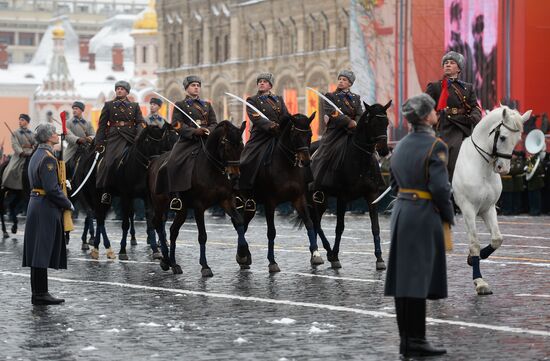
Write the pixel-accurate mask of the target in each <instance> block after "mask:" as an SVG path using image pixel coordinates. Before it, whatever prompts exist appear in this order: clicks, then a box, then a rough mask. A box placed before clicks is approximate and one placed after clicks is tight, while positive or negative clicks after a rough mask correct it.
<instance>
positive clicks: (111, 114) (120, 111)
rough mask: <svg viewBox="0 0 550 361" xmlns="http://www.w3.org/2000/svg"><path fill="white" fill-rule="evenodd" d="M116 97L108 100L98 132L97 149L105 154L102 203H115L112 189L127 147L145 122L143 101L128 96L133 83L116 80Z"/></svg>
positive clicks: (101, 170)
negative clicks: (132, 100)
mask: <svg viewBox="0 0 550 361" xmlns="http://www.w3.org/2000/svg"><path fill="white" fill-rule="evenodd" d="M115 93H116V98H115V99H114V100H110V101H108V102H105V105H104V106H103V109H102V110H101V115H100V116H99V125H98V129H97V135H96V138H95V139H96V150H97V151H98V152H100V153H104V154H103V159H102V161H101V162H100V163H99V165H98V167H97V174H96V187H97V189H98V190H102V191H103V194H102V195H101V203H103V204H111V193H110V192H109V190H110V189H111V188H112V187H113V186H114V180H115V179H116V175H115V172H116V170H117V165H119V163H120V161H121V160H122V157H123V156H124V154H125V151H126V150H127V148H129V147H130V146H131V145H132V144H133V143H134V140H135V138H136V137H137V136H138V133H139V131H140V130H141V129H143V127H144V126H145V123H144V122H143V115H142V114H141V109H140V107H139V104H138V103H136V102H131V101H130V100H129V99H128V94H129V93H130V83H128V82H127V81H124V80H120V81H117V82H116V83H115Z"/></svg>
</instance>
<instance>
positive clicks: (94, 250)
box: [90, 247, 99, 259]
mask: <svg viewBox="0 0 550 361" xmlns="http://www.w3.org/2000/svg"><path fill="white" fill-rule="evenodd" d="M90 257H91V258H92V259H99V249H97V248H95V247H94V248H92V251H91V252H90Z"/></svg>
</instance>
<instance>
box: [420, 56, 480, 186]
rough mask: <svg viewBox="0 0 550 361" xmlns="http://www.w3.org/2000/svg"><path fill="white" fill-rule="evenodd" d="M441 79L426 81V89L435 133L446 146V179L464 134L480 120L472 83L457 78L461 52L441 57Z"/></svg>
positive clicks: (451, 177) (450, 171)
mask: <svg viewBox="0 0 550 361" xmlns="http://www.w3.org/2000/svg"><path fill="white" fill-rule="evenodd" d="M441 65H442V66H443V79H441V80H439V81H436V82H433V83H429V84H428V87H427V88H426V93H427V94H428V95H430V96H431V97H432V98H433V99H434V100H435V102H436V104H437V106H436V108H435V110H436V111H437V112H438V115H439V120H438V122H437V124H436V125H435V128H436V132H437V135H438V136H439V137H441V139H442V140H443V141H444V142H445V143H446V144H447V146H448V147H449V164H448V166H447V169H448V171H449V180H452V179H453V173H454V170H455V164H456V159H457V158H458V152H459V150H460V146H461V145H462V141H463V140H464V138H466V137H469V136H470V135H472V129H473V128H474V126H475V125H476V124H477V123H478V122H479V121H480V120H481V109H480V108H479V105H478V104H477V98H476V94H475V92H474V87H473V85H472V84H470V83H466V82H463V81H461V80H458V76H459V74H460V72H461V71H462V69H464V56H462V54H459V53H457V52H454V51H449V52H448V53H447V54H445V55H444V56H443V58H442V59H441Z"/></svg>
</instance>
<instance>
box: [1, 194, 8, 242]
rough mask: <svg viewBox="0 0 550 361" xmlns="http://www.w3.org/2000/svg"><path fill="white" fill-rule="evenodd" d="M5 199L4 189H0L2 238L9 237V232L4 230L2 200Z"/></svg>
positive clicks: (4, 209)
mask: <svg viewBox="0 0 550 361" xmlns="http://www.w3.org/2000/svg"><path fill="white" fill-rule="evenodd" d="M5 200H6V191H5V190H4V189H1V190H0V208H1V212H0V217H1V218H2V235H3V237H4V238H9V236H10V235H9V233H8V231H7V230H6V219H5V217H4V214H5V213H6V208H5V207H4V201H5Z"/></svg>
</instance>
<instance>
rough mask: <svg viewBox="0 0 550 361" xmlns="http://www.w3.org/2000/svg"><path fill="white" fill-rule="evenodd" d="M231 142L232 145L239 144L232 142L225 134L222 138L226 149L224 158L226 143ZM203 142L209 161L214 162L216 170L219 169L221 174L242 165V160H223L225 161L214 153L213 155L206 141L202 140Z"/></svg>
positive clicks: (221, 141) (221, 140)
mask: <svg viewBox="0 0 550 361" xmlns="http://www.w3.org/2000/svg"><path fill="white" fill-rule="evenodd" d="M226 143H227V144H230V145H232V146H238V144H236V143H234V142H231V141H230V140H229V139H227V137H226V136H225V135H224V136H223V137H222V138H221V139H220V144H221V145H222V146H223V149H224V152H223V157H222V159H224V158H225V144H226ZM201 144H202V149H203V151H204V154H206V159H208V161H210V163H212V165H213V166H214V168H216V170H218V171H219V172H220V173H221V174H229V171H228V169H229V168H231V167H239V165H240V161H239V160H223V161H220V160H219V159H217V158H216V157H215V156H214V155H212V154H211V153H210V152H209V151H208V149H207V148H206V144H205V142H201Z"/></svg>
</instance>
